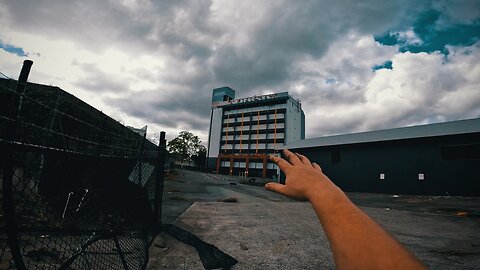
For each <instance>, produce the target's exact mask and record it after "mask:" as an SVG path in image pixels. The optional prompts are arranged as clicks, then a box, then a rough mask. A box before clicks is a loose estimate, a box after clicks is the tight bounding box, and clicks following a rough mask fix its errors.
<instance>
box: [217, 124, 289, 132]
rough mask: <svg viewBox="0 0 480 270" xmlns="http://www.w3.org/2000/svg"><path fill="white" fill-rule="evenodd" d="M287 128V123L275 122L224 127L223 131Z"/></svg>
mask: <svg viewBox="0 0 480 270" xmlns="http://www.w3.org/2000/svg"><path fill="white" fill-rule="evenodd" d="M283 128H285V123H276V124H275V123H273V124H263V125H252V126H236V127H223V128H222V132H227V131H228V132H233V131H250V130H257V129H259V130H264V129H283Z"/></svg>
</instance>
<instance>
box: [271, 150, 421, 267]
mask: <svg viewBox="0 0 480 270" xmlns="http://www.w3.org/2000/svg"><path fill="white" fill-rule="evenodd" d="M283 153H284V155H285V157H286V160H285V159H283V158H280V157H276V156H271V157H270V159H271V160H272V161H273V162H275V163H276V164H277V165H278V166H279V167H280V169H281V170H282V171H283V172H284V173H285V175H286V181H285V185H282V184H277V183H273V182H272V183H268V184H266V185H265V188H266V189H268V190H271V191H275V192H277V193H280V194H283V195H285V196H288V197H290V198H293V199H297V200H309V201H310V202H311V204H312V206H313V208H314V209H315V212H316V213H317V216H318V219H319V220H320V223H321V224H322V226H323V229H324V230H325V233H326V235H327V238H328V240H329V242H330V247H331V248H332V253H333V257H334V259H335V265H336V267H337V269H426V267H425V266H424V265H423V264H422V262H420V261H419V260H418V259H417V258H416V257H415V256H414V255H413V254H412V253H410V252H409V251H408V250H407V249H406V248H404V247H403V246H402V244H400V243H399V242H398V241H397V240H395V238H393V237H392V236H391V235H389V234H388V233H387V232H386V231H385V230H384V229H382V228H381V227H380V226H379V225H378V224H377V223H375V221H373V220H372V219H371V218H370V217H369V216H367V215H366V214H365V213H364V212H363V211H362V210H360V209H359V208H358V207H356V206H355V205H354V204H353V203H352V202H351V201H350V200H349V199H348V198H347V196H346V195H345V194H344V193H343V191H342V190H340V189H339V188H338V187H337V186H335V184H333V182H332V181H331V180H330V179H329V178H328V177H327V176H326V175H325V174H323V172H322V169H321V168H320V166H319V165H318V164H316V163H311V162H310V161H309V160H308V158H306V157H305V156H303V155H299V154H293V153H292V152H290V151H288V150H284V151H283ZM287 160H288V161H287Z"/></svg>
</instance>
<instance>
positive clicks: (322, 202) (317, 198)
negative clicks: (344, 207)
mask: <svg viewBox="0 0 480 270" xmlns="http://www.w3.org/2000/svg"><path fill="white" fill-rule="evenodd" d="M307 199H308V200H309V201H310V203H311V204H312V205H313V207H314V208H315V210H316V211H319V212H321V213H324V212H327V211H328V210H329V209H333V208H335V206H336V205H338V204H340V203H342V202H343V201H348V198H347V196H346V195H345V193H344V192H343V191H342V190H341V189H340V188H339V187H337V186H336V185H335V184H333V183H332V182H331V181H321V182H319V183H318V184H317V185H316V186H315V187H314V188H312V189H310V190H309V192H308V194H307Z"/></svg>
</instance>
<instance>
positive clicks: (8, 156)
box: [1, 60, 33, 270]
mask: <svg viewBox="0 0 480 270" xmlns="http://www.w3.org/2000/svg"><path fill="white" fill-rule="evenodd" d="M32 64H33V61H31V60H25V61H23V66H22V70H21V71H20V76H19V77H18V82H17V87H16V88H15V94H14V96H13V100H12V104H11V107H10V108H11V110H10V114H11V115H10V117H11V118H12V119H15V122H13V123H9V124H8V126H7V132H6V134H5V136H6V139H7V141H8V143H7V144H5V149H3V151H2V154H1V160H2V178H3V179H2V182H3V187H2V188H3V209H4V214H5V227H6V228H5V229H6V231H7V241H8V245H9V246H10V252H11V253H12V257H13V261H14V262H15V267H16V268H17V269H21V270H22V269H26V267H25V263H24V261H23V257H22V253H21V251H20V246H19V244H18V235H17V233H18V228H17V224H16V222H15V206H14V203H13V183H12V181H13V151H14V149H13V148H14V145H13V141H14V140H15V139H16V136H17V127H18V123H19V120H20V110H21V107H22V99H23V96H22V95H23V92H24V91H25V86H26V84H27V79H28V75H29V73H30V69H31V68H32Z"/></svg>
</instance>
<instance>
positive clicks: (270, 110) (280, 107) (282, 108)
mask: <svg viewBox="0 0 480 270" xmlns="http://www.w3.org/2000/svg"><path fill="white" fill-rule="evenodd" d="M286 107H287V106H286V104H277V105H274V106H263V107H262V106H261V107H254V108H252V107H251V108H243V109H237V110H227V111H225V112H224V115H230V117H238V116H240V117H241V116H242V113H243V116H249V115H252V116H256V115H258V114H259V112H260V115H265V114H274V113H275V110H276V112H277V114H278V113H285V112H286V111H287V109H286Z"/></svg>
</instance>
